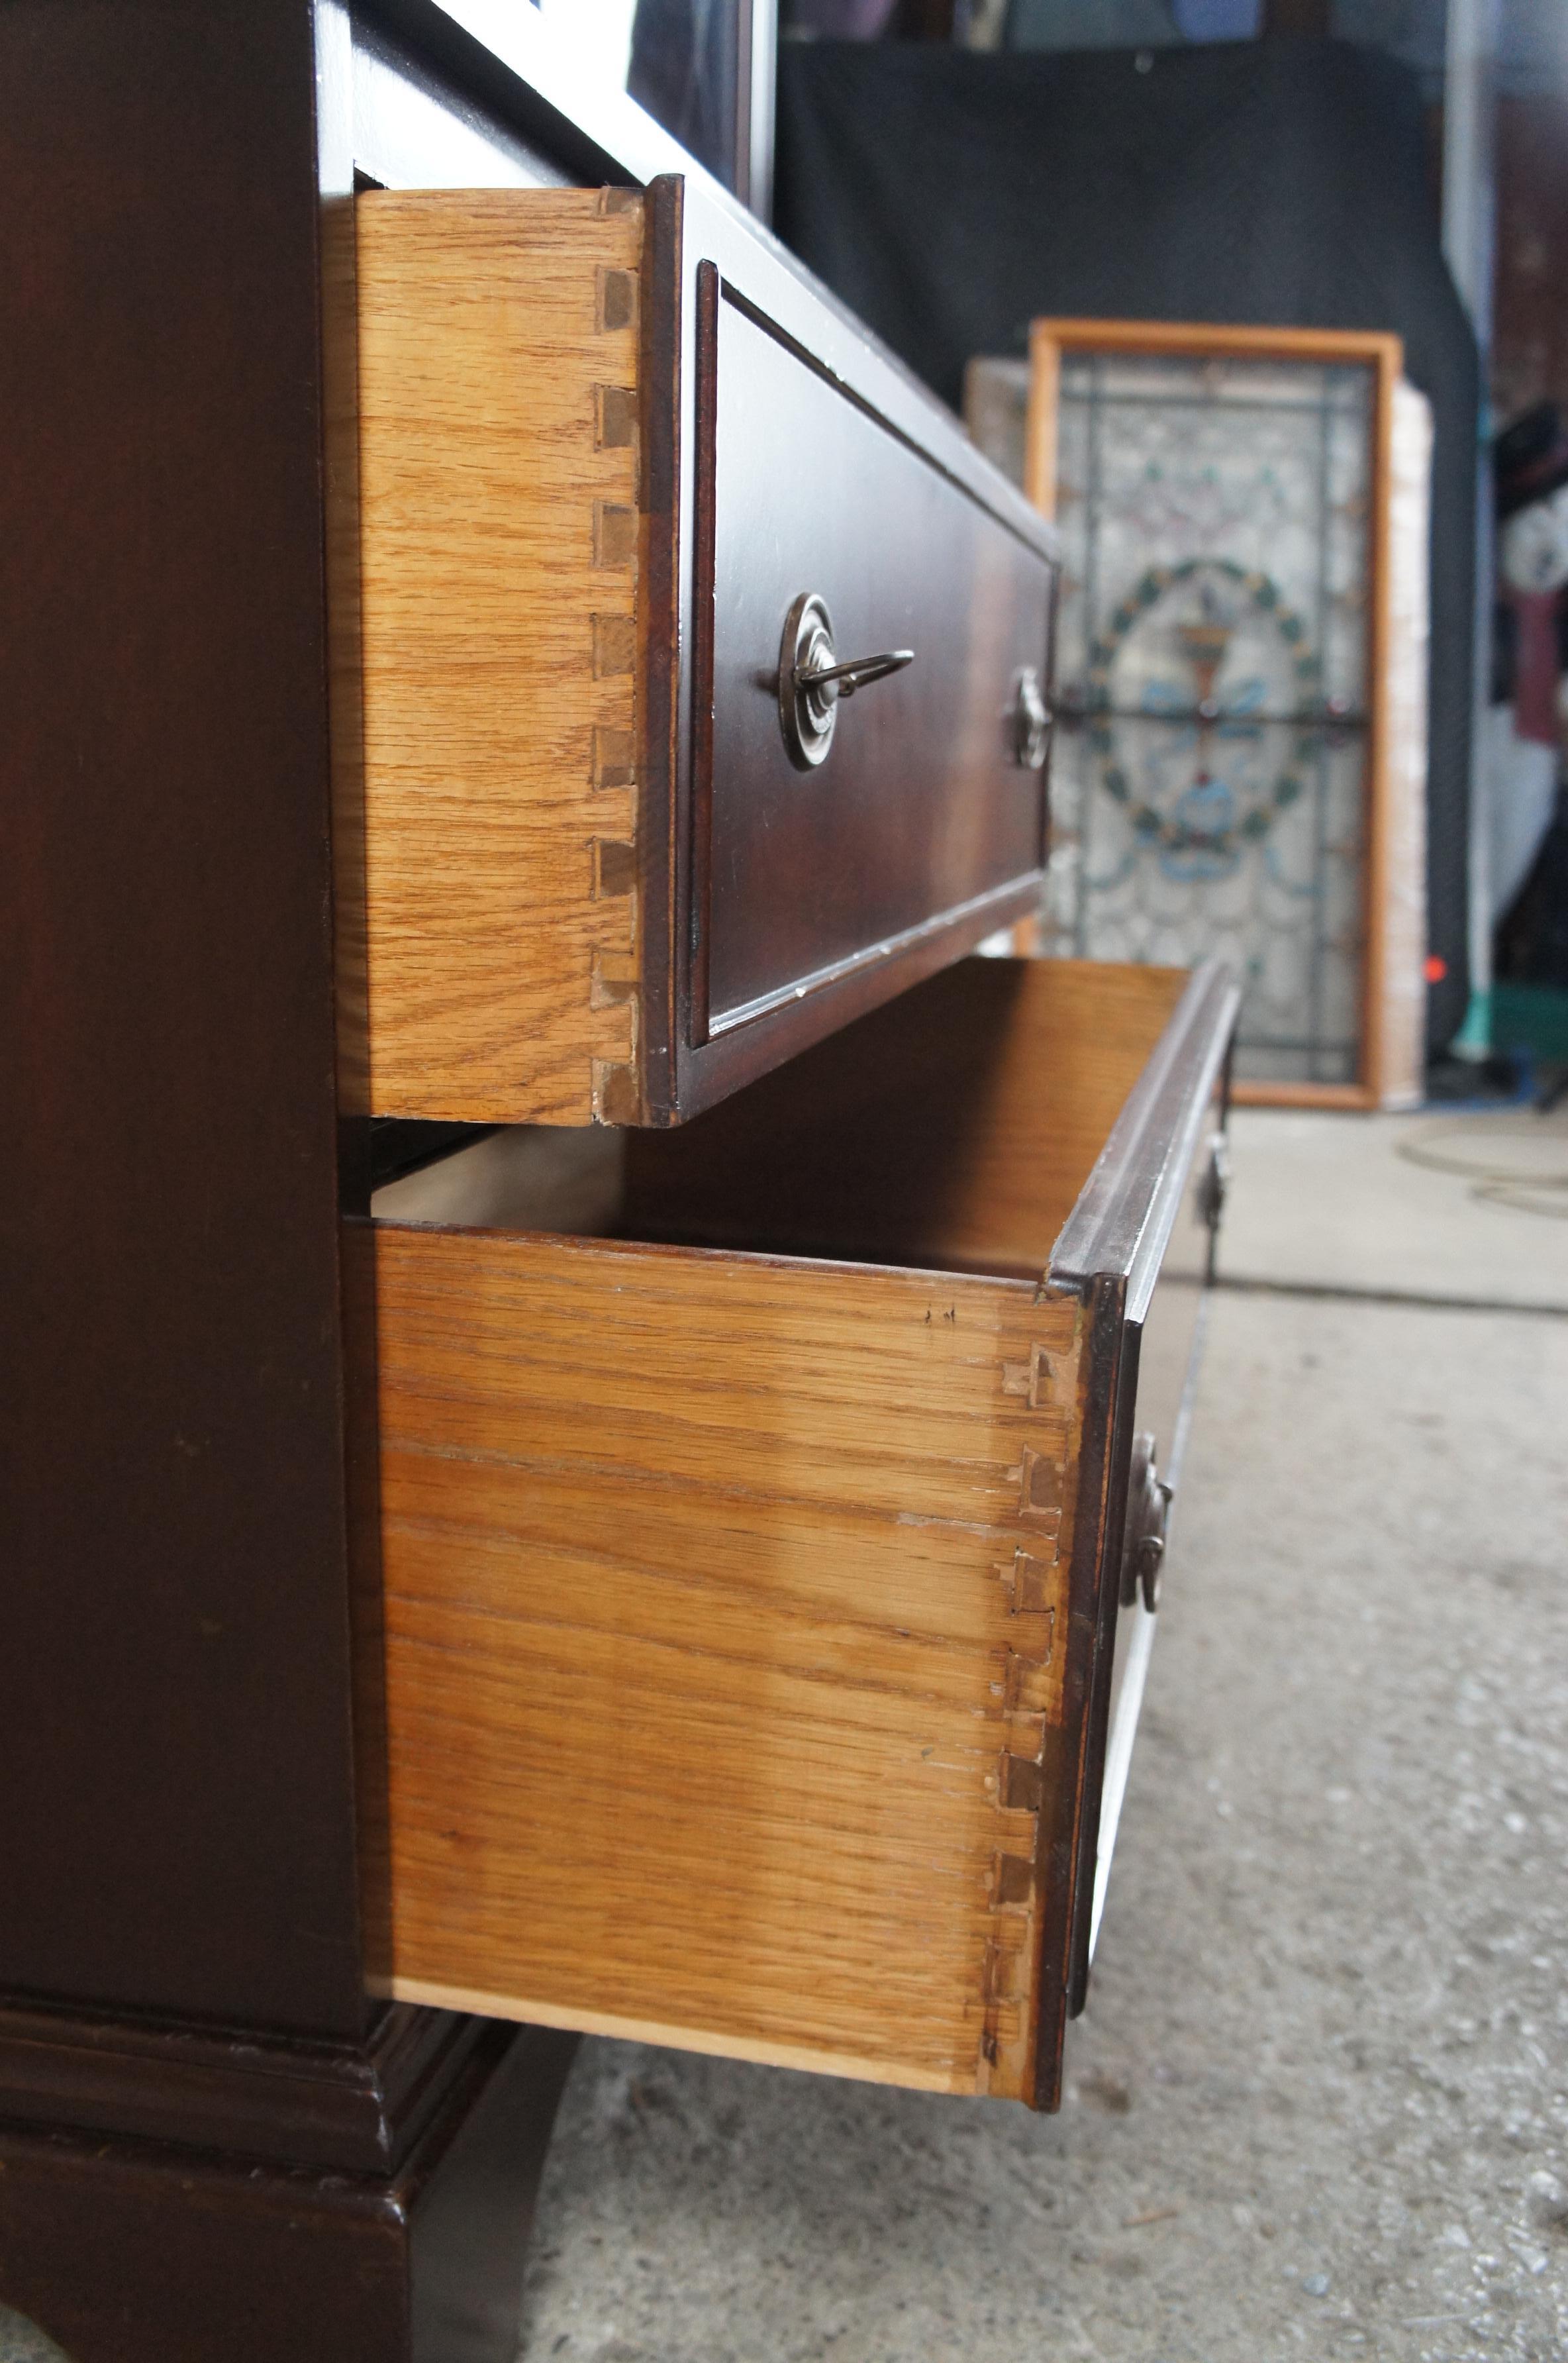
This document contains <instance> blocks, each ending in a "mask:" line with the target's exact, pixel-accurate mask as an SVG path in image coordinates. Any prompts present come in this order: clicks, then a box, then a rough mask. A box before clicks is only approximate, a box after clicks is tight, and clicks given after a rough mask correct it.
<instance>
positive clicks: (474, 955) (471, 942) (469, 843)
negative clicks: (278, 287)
mask: <svg viewBox="0 0 1568 2363" xmlns="http://www.w3.org/2000/svg"><path fill="white" fill-rule="evenodd" d="M358 220H359V242H358V243H359V254H358V265H359V418H360V443H359V478H360V482H359V498H360V520H361V589H360V596H361V606H362V617H363V680H364V771H365V859H364V871H365V926H366V964H367V971H368V996H369V1040H370V1085H369V1092H370V1104H371V1106H372V1108H373V1110H374V1112H375V1113H376V1114H377V1115H420V1116H429V1117H447V1118H453V1119H458V1120H463V1119H477V1120H483V1121H496V1120H502V1121H510V1122H523V1121H529V1120H533V1121H538V1122H548V1123H558V1124H567V1123H569V1124H582V1123H587V1122H589V1121H590V1120H591V1118H592V1117H593V1116H594V1115H596V1114H597V1115H608V1116H610V1117H613V1120H615V1121H621V1122H624V1121H627V1120H632V1119H635V1115H637V1113H638V1088H637V1082H636V1065H635V1061H636V1054H637V985H636V980H637V976H638V953H639V941H638V902H639V897H638V893H637V883H636V875H635V867H636V855H635V847H636V838H637V776H638V764H637V755H636V728H637V718H638V696H637V676H638V668H639V664H640V661H641V659H640V649H639V629H638V582H639V571H640V567H639V559H640V550H639V540H640V535H641V531H642V520H641V515H640V502H639V435H638V420H637V375H638V363H637V355H638V316H639V272H640V269H641V262H642V249H643V213H642V201H641V199H640V198H638V197H636V196H635V195H634V194H631V193H628V192H624V191H621V190H603V191H592V190H534V189H531V190H528V191H526V192H524V193H521V194H519V193H518V192H516V191H508V190H490V191H484V190H480V191H463V192H454V191H450V190H444V191H440V192H429V193H425V192H418V193H413V194H392V193H389V192H385V191H376V192H370V193H367V194H364V195H362V196H361V197H360V198H359V206H358Z"/></svg>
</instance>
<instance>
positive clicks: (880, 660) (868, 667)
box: [795, 649, 914, 697]
mask: <svg viewBox="0 0 1568 2363" xmlns="http://www.w3.org/2000/svg"><path fill="white" fill-rule="evenodd" d="M913 662H914V650H913V649H889V650H888V653H887V655H886V656H881V657H852V658H851V660H850V661H849V662H848V664H836V665H819V666H818V667H817V668H816V669H815V671H812V672H802V671H801V668H800V666H799V665H797V666H796V668H795V687H796V688H797V690H800V689H821V688H822V687H823V685H824V684H825V683H826V682H830V681H831V682H837V683H838V693H839V695H840V697H853V696H854V694H855V693H856V690H857V689H864V688H865V686H866V684H867V682H868V681H880V680H881V679H882V676H883V675H884V673H889V672H902V671H903V669H904V667H905V666H906V665H907V664H913Z"/></svg>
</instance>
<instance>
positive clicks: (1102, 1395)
mask: <svg viewBox="0 0 1568 2363" xmlns="http://www.w3.org/2000/svg"><path fill="white" fill-rule="evenodd" d="M1238 1005H1239V996H1238V994H1237V991H1236V988H1235V985H1234V982H1233V980H1232V979H1231V977H1230V975H1229V974H1228V972H1227V971H1223V970H1220V969H1218V968H1216V967H1213V966H1211V967H1210V968H1209V969H1208V970H1206V971H1202V972H1200V974H1199V976H1198V977H1197V978H1196V979H1195V980H1194V982H1193V984H1192V986H1191V987H1190V988H1189V991H1188V993H1187V999H1186V1002H1185V1003H1184V1005H1183V1008H1182V1009H1181V1010H1180V1011H1178V1013H1177V1015H1176V1020H1175V1021H1174V1022H1173V1025H1172V1027H1171V1029H1170V1032H1169V1033H1168V1035H1167V1037H1166V1038H1165V1043H1164V1044H1163V1045H1162V1054H1161V1056H1160V1057H1159V1058H1158V1059H1154V1060H1151V1062H1150V1068H1149V1070H1148V1071H1147V1072H1146V1073H1145V1075H1144V1077H1143V1080H1142V1083H1141V1086H1140V1090H1139V1092H1138V1093H1136V1094H1135V1095H1134V1098H1133V1100H1132V1101H1131V1102H1130V1103H1129V1105H1128V1108H1127V1109H1126V1111H1125V1112H1124V1115H1123V1117H1122V1119H1121V1123H1120V1124H1119V1126H1118V1127H1117V1135H1113V1137H1112V1139H1111V1141H1110V1143H1108V1146H1107V1150H1106V1155H1105V1158H1104V1159H1102V1160H1101V1161H1102V1167H1103V1168H1105V1169H1106V1170H1107V1171H1108V1174H1114V1175H1115V1177H1116V1178H1115V1181H1114V1184H1113V1188H1112V1190H1111V1191H1110V1193H1108V1194H1107V1197H1106V1200H1105V1202H1104V1203H1103V1204H1102V1205H1101V1207H1100V1208H1099V1212H1098V1217H1091V1218H1090V1219H1089V1220H1088V1221H1086V1222H1084V1223H1083V1225H1082V1231H1083V1236H1080V1237H1076V1238H1073V1239H1071V1240H1069V1241H1066V1243H1065V1245H1062V1247H1061V1254H1062V1261H1063V1264H1064V1266H1065V1267H1066V1268H1067V1269H1074V1270H1076V1269H1077V1268H1078V1267H1079V1266H1080V1265H1084V1264H1088V1263H1093V1264H1097V1265H1098V1266H1099V1270H1100V1272H1101V1274H1102V1281H1101V1303H1100V1326H1101V1359H1102V1363H1103V1369H1104V1376H1103V1379H1102V1381H1101V1384H1100V1388H1099V1396H1098V1400H1097V1401H1096V1402H1095V1403H1094V1404H1093V1405H1092V1406H1090V1408H1089V1410H1088V1413H1087V1414H1086V1417H1088V1418H1090V1419H1092V1420H1093V1421H1094V1423H1095V1425H1096V1427H1097V1430H1098V1434H1097V1436H1096V1437H1086V1445H1085V1461H1086V1467H1088V1466H1089V1465H1091V1464H1093V1465H1096V1466H1101V1465H1102V1467H1103V1479H1104V1483H1105V1500H1106V1510H1105V1516H1104V1522H1103V1526H1102V1531H1101V1537H1100V1559H1099V1565H1098V1567H1097V1568H1096V1569H1095V1570H1092V1573H1091V1570H1089V1569H1088V1566H1087V1563H1086V1564H1085V1565H1084V1566H1083V1567H1081V1568H1080V1569H1079V1570H1077V1575H1078V1577H1079V1580H1080V1581H1081V1582H1082V1584H1083V1587H1084V1588H1083V1590H1082V1592H1081V1593H1080V1595H1079V1596H1080V1598H1081V1600H1082V1603H1083V1609H1082V1613H1083V1614H1085V1616H1086V1618H1092V1622H1093V1627H1094V1636H1095V1638H1094V1647H1093V1658H1092V1670H1091V1671H1090V1673H1089V1685H1090V1686H1089V1691H1088V1697H1087V1699H1086V1705H1085V1722H1084V1771H1083V1781H1082V1811H1081V1816H1080V1819H1079V1822H1078V1825H1077V1832H1076V1840H1075V1843H1076V1869H1075V1875H1074V1904H1073V1911H1072V1914H1071V1931H1070V1944H1069V1961H1068V1973H1067V1991H1068V1998H1069V2006H1070V2008H1072V2009H1073V2010H1078V2009H1081V2008H1082V2007H1083V2003H1084V2001H1085V1998H1086V1995H1087V1991H1088V1971H1089V1962H1090V1959H1091V1957H1092V1954H1093V1950H1094V1946H1095V1942H1096V1938H1097V1936H1098V1934H1099V1922H1100V1917H1101V1914H1102V1913H1103V1910H1104V1906H1105V1900H1106V1894H1107V1890H1108V1882H1109V1879H1110V1865H1111V1858H1112V1856H1113V1853H1114V1849H1115V1844H1116V1836H1117V1829H1118V1825H1119V1823H1120V1818H1121V1805H1122V1800H1123V1796H1124V1794H1125V1790H1126V1783H1127V1778H1128V1773H1129V1770H1130V1768H1131V1763H1132V1747H1133V1740H1134V1736H1135V1734H1136V1730H1137V1724H1138V1717H1139V1714H1140V1711H1141V1708H1142V1703H1143V1684H1144V1679H1145V1676H1146V1674H1147V1671H1148V1667H1149V1660H1150V1653H1151V1651H1152V1648H1153V1643H1154V1630H1155V1625H1156V1623H1157V1616H1156V1614H1155V1612H1156V1610H1157V1607H1158V1603H1159V1599H1160V1596H1161V1592H1162V1588H1163V1582H1164V1576H1165V1557H1166V1551H1167V1548H1168V1544H1169V1540H1170V1537H1171V1533H1172V1529H1173V1524H1174V1520H1175V1514H1176V1486H1177V1483H1178V1481H1179V1478H1180V1474H1181V1469H1182V1463H1183V1461H1184V1459H1185V1449H1186V1441H1187V1426H1188V1423H1189V1420H1190V1415H1191V1408H1192V1393H1193V1389H1194V1386H1195V1383H1196V1379H1197V1367H1198V1352H1199V1349H1200V1346H1201V1338H1202V1329H1203V1315H1204V1310H1205V1305H1206V1302H1207V1288H1208V1283H1209V1278H1210V1273H1211V1267H1212V1259H1213V1244H1214V1237H1215V1230H1216V1226H1217V1224H1218V1220H1219V1214H1220V1193H1222V1178H1223V1172H1224V1155H1223V1130H1224V1123H1225V1115H1226V1105H1227V1096H1228V1089H1229V1058H1230V1048H1231V1039H1232V1037H1233V1033H1234V1028H1235V1022H1236V1014H1237V1008H1238ZM1118 1136H1120V1137H1118ZM1089 1194H1090V1193H1086V1197H1087V1196H1088V1195H1089ZM1087 1211H1088V1210H1086V1209H1080V1210H1079V1213H1080V1216H1081V1215H1084V1214H1085V1213H1087ZM1069 1227H1070V1228H1071V1227H1075V1226H1069ZM1097 1228H1098V1231H1099V1239H1098V1243H1097V1242H1096V1240H1095V1239H1094V1238H1092V1237H1089V1236H1088V1234H1089V1233H1090V1232H1092V1231H1094V1230H1095V1229H1097ZM1110 1276H1114V1280H1115V1288H1114V1291H1113V1292H1112V1291H1108V1290H1106V1288H1105V1286H1104V1279H1105V1278H1106V1277H1110ZM1101 1455H1103V1462H1102V1463H1101ZM1091 1581H1092V1586H1093V1589H1092V1593H1091V1592H1090V1590H1089V1585H1090V1582H1091Z"/></svg>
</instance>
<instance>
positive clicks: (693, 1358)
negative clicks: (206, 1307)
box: [376, 1226, 1078, 2094]
mask: <svg viewBox="0 0 1568 2363" xmlns="http://www.w3.org/2000/svg"><path fill="white" fill-rule="evenodd" d="M376 1244H377V1267H378V1270H377V1283H378V1302H379V1321H380V1353H381V1380H380V1383H381V1437H382V1518H383V1553H384V1570H385V1584H386V1630H387V1681H388V1713H389V1727H390V1750H391V1771H392V1918H393V1936H392V1942H393V1964H394V1967H393V1976H392V1991H393V1992H394V1993H396V1994H398V1995H401V1996H403V1997H405V1998H407V1999H410V2000H416V2001H448V2002H449V2001H452V2000H454V1999H456V1998H458V1997H461V1998H463V1999H464V2001H465V2002H467V2003H469V2005H471V2006H473V2007H475V2008H478V2009H480V2010H486V2011H491V2012H495V2013H498V2014H507V2015H513V2016H515V2017H518V2018H522V2019H531V2020H539V2021H543V2022H545V2023H549V2024H558V2025H573V2026H583V2027H589V2028H594V2029H600V2030H610V2031H615V2032H623V2033H628V2034H635V2033H642V2034H651V2035H653V2036H656V2037H657V2039H658V2040H660V2041H666V2042H671V2043H676V2044H680V2045H686V2046H690V2047H697V2048H708V2049H713V2050H719V2051H723V2052H727V2053H732V2054H735V2055H738V2056H741V2057H745V2058H757V2059H766V2060H781V2061H789V2062H793V2063H794V2064H797V2065H801V2066H808V2067H817V2068H823V2069H834V2070H835V2071H837V2072H840V2073H845V2074H852V2075H858V2076H866V2077H871V2078H877V2079H882V2080H891V2081H896V2082H901V2083H909V2084H915V2085H923V2086H927V2087H932V2088H935V2089H942V2090H948V2091H986V2090H989V2091H996V2092H1001V2093H1019V2094H1027V2092H1028V2091H1029V2089H1030V2084H1031V2079H1032V2012H1031V2010H1030V2008H1029V1999H1030V1994H1031V1991H1032V1981H1033V1977H1034V1961H1035V1958H1036V1954H1037V1949H1038V1940H1039V1934H1040V1931H1039V1926H1038V1921H1037V1914H1036V1898H1037V1892H1038V1889H1037V1879H1036V1865H1035V1860H1034V1854H1035V1842H1036V1836H1037V1829H1038V1824H1037V1814H1038V1808H1039V1804H1040V1802H1041V1782H1042V1775H1041V1771H1040V1766H1039V1760H1038V1759H1039V1758H1040V1757H1041V1755H1042V1754H1043V1747H1044V1740H1045V1731H1046V1724H1047V1719H1049V1718H1054V1717H1055V1716H1057V1715H1058V1714H1059V1712H1060V1700H1061V1680H1062V1659H1063V1647H1064V1643H1065V1637H1066V1611H1065V1594H1064V1592H1063V1588H1062V1570H1063V1569H1064V1568H1065V1565H1066V1550H1067V1548H1069V1546H1070V1540H1071V1537H1070V1532H1069V1531H1068V1529H1069V1528H1070V1524H1071V1515H1072V1511H1071V1504H1072V1498H1073V1473H1074V1464H1073V1447H1072V1438H1073V1435H1074V1433H1075V1430H1076V1426H1077V1383H1078V1379H1077V1368H1078V1363H1077V1304H1076V1303H1074V1302H1072V1301H1070V1300H1067V1299H1064V1298H1050V1299H1043V1300H1037V1292H1036V1290H1035V1289H1034V1288H1033V1287H1032V1286H1031V1285H1028V1284H1025V1283H1021V1282H1019V1281H987V1280H982V1279H977V1278H972V1277H966V1276H961V1277H956V1278H951V1277H941V1276H933V1275H929V1274H924V1273H921V1272H912V1271H901V1270H867V1269H864V1268H857V1267H855V1266H843V1265H841V1266H832V1265H827V1264H812V1263H807V1262H803V1261H801V1262H792V1263H791V1262H785V1261H781V1260H778V1259H768V1258H765V1257H756V1256H739V1255H721V1254H713V1253H708V1252H702V1251H694V1250H688V1249H682V1248H659V1247H647V1246H630V1245H619V1244H614V1243H612V1242H607V1241H575V1240H568V1239H562V1238H558V1237H544V1236H529V1235H521V1236H519V1235H512V1234H506V1233H497V1232H490V1233H485V1232H477V1231H452V1230H441V1229H434V1228H416V1227H404V1226H381V1227H379V1229H378V1231H377V1235H376Z"/></svg>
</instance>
